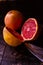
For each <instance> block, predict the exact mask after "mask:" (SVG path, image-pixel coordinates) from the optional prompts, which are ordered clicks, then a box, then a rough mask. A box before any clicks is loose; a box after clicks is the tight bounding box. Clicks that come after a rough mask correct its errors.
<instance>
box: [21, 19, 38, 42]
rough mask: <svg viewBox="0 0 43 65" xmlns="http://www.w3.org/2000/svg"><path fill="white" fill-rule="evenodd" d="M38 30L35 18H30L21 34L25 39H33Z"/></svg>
mask: <svg viewBox="0 0 43 65" xmlns="http://www.w3.org/2000/svg"><path fill="white" fill-rule="evenodd" d="M37 31H38V23H37V20H36V19H35V18H29V19H28V20H27V21H26V22H25V23H24V25H23V27H22V29H21V36H22V37H23V39H24V41H27V40H29V41H30V40H33V39H34V37H35V36H36V33H37Z"/></svg>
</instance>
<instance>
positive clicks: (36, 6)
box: [0, 0, 43, 47]
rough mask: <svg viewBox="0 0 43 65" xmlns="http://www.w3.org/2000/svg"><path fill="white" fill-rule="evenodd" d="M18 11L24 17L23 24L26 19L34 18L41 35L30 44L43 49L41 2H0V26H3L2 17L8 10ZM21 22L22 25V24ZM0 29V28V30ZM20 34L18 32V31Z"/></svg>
mask: <svg viewBox="0 0 43 65" xmlns="http://www.w3.org/2000/svg"><path fill="white" fill-rule="evenodd" d="M12 9H14V10H18V11H20V12H22V14H23V16H24V22H25V20H27V19H28V18H32V17H33V18H36V19H37V21H38V24H39V25H40V27H42V28H41V29H42V30H41V33H40V35H39V36H38V38H37V39H36V40H35V41H33V42H32V43H33V44H35V45H37V46H40V47H43V2H42V1H37V0H35V1H34V0H30V1H28V0H21V1H19V0H18V1H16V0H15V1H2V2H0V26H1V27H3V26H4V16H5V15H6V13H7V12H8V11H9V10H12ZM24 22H23V23H24ZM1 27H0V28H1ZM19 32H20V30H19Z"/></svg>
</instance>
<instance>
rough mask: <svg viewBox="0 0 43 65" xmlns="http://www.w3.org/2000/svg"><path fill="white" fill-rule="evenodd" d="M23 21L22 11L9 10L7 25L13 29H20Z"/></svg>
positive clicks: (5, 21) (5, 19)
mask: <svg viewBox="0 0 43 65" xmlns="http://www.w3.org/2000/svg"><path fill="white" fill-rule="evenodd" d="M22 21H23V16H22V13H21V12H19V11H17V10H11V11H9V12H8V13H7V14H6V16H5V18H4V23H5V26H6V27H8V28H10V29H12V30H18V29H19V28H20V26H21V24H22Z"/></svg>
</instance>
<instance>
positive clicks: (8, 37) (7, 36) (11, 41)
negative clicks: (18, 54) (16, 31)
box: [3, 27, 21, 47]
mask: <svg viewBox="0 0 43 65" xmlns="http://www.w3.org/2000/svg"><path fill="white" fill-rule="evenodd" d="M3 38H4V41H5V42H6V43H7V44H8V45H10V46H15V47H16V46H18V45H20V44H21V40H20V39H18V38H16V37H15V36H14V35H13V34H11V33H10V32H9V31H8V30H7V29H6V27H4V29H3Z"/></svg>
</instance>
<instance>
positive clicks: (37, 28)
mask: <svg viewBox="0 0 43 65" xmlns="http://www.w3.org/2000/svg"><path fill="white" fill-rule="evenodd" d="M30 19H31V20H34V21H35V24H36V32H35V33H34V35H33V36H32V38H30V39H29V38H28V39H26V38H25V37H24V36H23V33H22V31H21V36H22V37H23V39H24V41H31V40H33V39H34V38H35V36H36V34H37V31H38V23H37V20H36V19H35V18H29V19H28V20H27V21H29V20H30ZM27 21H26V22H27ZM26 22H25V23H26ZM25 23H24V24H25Z"/></svg>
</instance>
